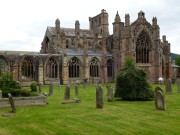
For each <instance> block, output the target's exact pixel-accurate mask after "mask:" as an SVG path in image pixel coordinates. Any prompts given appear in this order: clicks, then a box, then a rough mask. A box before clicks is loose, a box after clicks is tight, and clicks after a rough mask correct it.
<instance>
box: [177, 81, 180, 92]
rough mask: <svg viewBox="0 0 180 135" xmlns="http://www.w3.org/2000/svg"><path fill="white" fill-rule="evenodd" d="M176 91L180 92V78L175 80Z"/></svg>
mask: <svg viewBox="0 0 180 135" xmlns="http://www.w3.org/2000/svg"><path fill="white" fill-rule="evenodd" d="M177 87H178V93H180V79H178V80H177Z"/></svg>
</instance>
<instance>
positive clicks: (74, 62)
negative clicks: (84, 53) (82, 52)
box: [69, 57, 79, 78]
mask: <svg viewBox="0 0 180 135" xmlns="http://www.w3.org/2000/svg"><path fill="white" fill-rule="evenodd" d="M69 77H70V78H73V77H79V60H78V59H77V58H76V57H73V58H72V59H71V60H70V62H69Z"/></svg>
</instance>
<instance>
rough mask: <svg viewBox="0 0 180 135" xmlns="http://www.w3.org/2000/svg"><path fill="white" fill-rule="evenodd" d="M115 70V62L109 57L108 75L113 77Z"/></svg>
mask: <svg viewBox="0 0 180 135" xmlns="http://www.w3.org/2000/svg"><path fill="white" fill-rule="evenodd" d="M113 71H114V67H113V62H112V60H110V59H109V60H108V61H107V76H108V77H113Z"/></svg>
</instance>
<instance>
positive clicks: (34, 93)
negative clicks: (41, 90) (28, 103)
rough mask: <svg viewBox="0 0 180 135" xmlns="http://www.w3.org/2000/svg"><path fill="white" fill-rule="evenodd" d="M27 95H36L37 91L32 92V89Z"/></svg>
mask: <svg viewBox="0 0 180 135" xmlns="http://www.w3.org/2000/svg"><path fill="white" fill-rule="evenodd" d="M29 96H38V93H37V92H32V91H31V92H30V93H29Z"/></svg>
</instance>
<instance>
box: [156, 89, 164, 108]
mask: <svg viewBox="0 0 180 135" xmlns="http://www.w3.org/2000/svg"><path fill="white" fill-rule="evenodd" d="M155 105H156V109H157V110H166V104H165V95H164V92H163V90H162V89H161V88H160V87H159V86H157V87H156V89H155Z"/></svg>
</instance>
